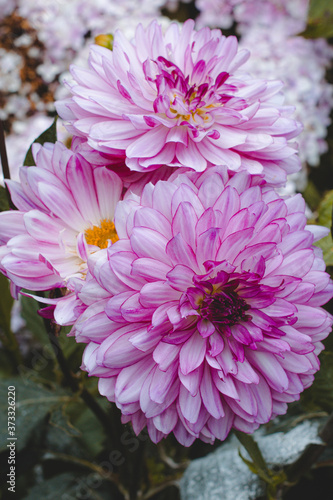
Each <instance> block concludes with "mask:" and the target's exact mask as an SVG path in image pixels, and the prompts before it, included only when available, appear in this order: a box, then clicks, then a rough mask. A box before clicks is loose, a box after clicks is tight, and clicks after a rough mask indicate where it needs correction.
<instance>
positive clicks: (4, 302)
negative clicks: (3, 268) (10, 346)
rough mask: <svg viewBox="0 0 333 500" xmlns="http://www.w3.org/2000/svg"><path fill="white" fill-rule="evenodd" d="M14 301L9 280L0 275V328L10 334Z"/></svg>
mask: <svg viewBox="0 0 333 500" xmlns="http://www.w3.org/2000/svg"><path fill="white" fill-rule="evenodd" d="M13 303H14V299H13V297H12V296H11V294H10V290H9V283H8V279H7V278H6V277H5V276H4V275H3V274H0V328H2V330H3V331H4V332H5V334H9V333H10V332H11V328H10V313H11V310H12V307H13Z"/></svg>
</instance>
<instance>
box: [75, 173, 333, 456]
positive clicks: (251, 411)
mask: <svg viewBox="0 0 333 500" xmlns="http://www.w3.org/2000/svg"><path fill="white" fill-rule="evenodd" d="M251 183H252V184H253V178H252V177H251V176H250V175H249V174H247V173H246V172H239V173H236V174H235V175H234V176H233V177H231V178H230V177H229V176H228V173H227V170H226V169H224V168H222V167H213V168H212V169H210V171H209V174H208V172H204V173H201V174H198V173H192V174H191V175H189V176H187V175H184V174H182V175H179V176H178V177H176V178H175V180H174V181H173V182H171V181H159V182H158V183H157V184H156V186H153V185H152V184H149V185H147V186H146V187H145V189H144V190H143V193H142V195H141V197H140V198H139V197H137V198H136V199H135V196H133V199H127V200H125V201H122V202H120V203H119V204H118V206H117V209H116V215H115V224H116V229H117V233H118V236H119V238H120V239H119V241H117V242H116V243H115V244H114V245H112V246H111V247H109V248H108V249H105V250H103V251H101V252H100V253H99V254H95V255H96V257H92V258H91V259H90V260H89V261H88V263H89V270H90V273H89V274H88V277H87V280H86V281H85V282H83V281H81V282H79V285H78V286H77V290H76V293H77V299H76V300H77V304H78V305H79V306H80V307H79V308H78V310H80V311H81V314H80V315H79V316H78V318H77V320H76V323H75V324H74V327H73V330H72V334H73V335H74V334H75V336H76V339H77V341H78V342H85V343H87V344H88V345H87V347H86V350H85V353H84V358H83V368H84V369H85V370H87V371H88V372H89V374H90V375H95V376H98V377H100V380H99V390H100V392H101V394H103V395H105V396H106V397H107V398H108V399H109V400H110V401H114V402H115V403H116V404H117V406H118V407H119V408H120V410H121V411H122V413H123V421H124V422H127V421H131V422H132V424H133V427H134V430H135V432H137V433H138V432H139V431H140V430H141V429H142V428H143V427H144V426H145V425H147V427H148V432H149V434H150V437H151V439H152V440H153V441H154V442H157V441H159V440H160V439H162V438H163V437H165V436H166V435H168V434H169V433H171V432H173V433H174V435H175V436H176V438H177V439H178V441H179V442H180V443H182V444H183V445H185V446H188V445H190V444H191V443H192V442H193V441H194V440H195V439H196V438H201V439H203V440H205V441H208V442H213V441H214V439H215V438H218V439H221V440H223V439H225V438H226V436H227V435H228V433H229V431H230V429H231V428H232V427H234V428H236V429H240V430H242V431H244V432H252V431H253V430H254V429H256V428H257V427H258V426H259V425H260V424H262V423H266V422H268V421H269V420H270V419H271V418H273V417H274V416H275V415H280V414H284V413H285V412H286V409H287V403H288V402H291V401H295V400H297V399H298V398H299V394H300V392H302V391H303V389H304V388H306V387H308V386H309V385H310V384H311V383H312V381H313V374H314V373H315V372H316V371H317V370H318V368H319V362H318V357H317V355H318V354H319V352H320V351H321V350H322V349H323V345H322V343H321V340H322V339H324V338H325V337H326V336H327V335H328V333H329V332H330V330H331V325H332V318H331V316H330V315H329V314H328V313H327V312H326V311H325V310H324V309H322V308H321V307H320V306H321V305H323V304H325V303H326V302H327V301H328V300H329V299H330V298H331V297H332V295H333V285H332V283H331V282H330V278H329V276H328V274H326V273H325V271H324V269H325V264H324V261H323V259H322V256H321V250H320V249H319V248H317V247H314V246H312V243H313V241H315V240H316V239H318V238H320V237H321V236H323V235H326V234H327V230H326V229H325V228H321V227H317V226H306V217H305V215H304V208H305V203H304V200H303V199H302V197H301V195H296V196H293V197H290V198H286V199H282V198H281V197H279V195H278V194H277V193H276V192H275V190H273V189H271V188H268V187H264V188H262V187H260V186H258V185H257V186H255V185H251ZM83 308H85V310H84V311H83ZM82 311H83V312H82Z"/></svg>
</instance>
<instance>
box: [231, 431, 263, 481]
mask: <svg viewBox="0 0 333 500" xmlns="http://www.w3.org/2000/svg"><path fill="white" fill-rule="evenodd" d="M234 432H235V434H236V436H237V439H238V441H239V442H240V443H241V444H242V445H243V446H244V448H245V449H246V451H247V452H248V454H249V455H250V457H251V459H252V460H253V466H254V467H255V469H256V470H257V471H258V472H257V474H259V471H261V472H262V473H263V474H264V475H265V476H267V478H269V469H268V467H267V464H266V462H265V459H264V457H263V456H262V454H261V451H260V449H259V446H258V445H257V443H256V442H255V440H254V439H253V437H252V436H250V435H249V434H245V433H244V432H240V431H236V430H235V431H234Z"/></svg>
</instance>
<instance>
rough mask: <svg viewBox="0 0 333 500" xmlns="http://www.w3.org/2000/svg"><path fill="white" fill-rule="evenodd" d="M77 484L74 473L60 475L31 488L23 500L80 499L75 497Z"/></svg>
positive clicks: (76, 477)
mask: <svg viewBox="0 0 333 500" xmlns="http://www.w3.org/2000/svg"><path fill="white" fill-rule="evenodd" d="M77 484H78V476H77V475H74V474H73V473H65V474H60V475H59V476H55V477H53V478H52V479H48V480H46V481H45V480H44V481H43V482H42V483H41V484H37V485H36V486H34V487H33V488H31V489H30V491H29V493H28V495H27V496H25V497H24V499H23V500H36V499H37V498H39V499H43V500H59V499H63V500H76V499H77V498H79V497H77V496H74V492H75V486H76V485H77ZM66 493H67V495H66Z"/></svg>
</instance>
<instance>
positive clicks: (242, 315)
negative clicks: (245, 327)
mask: <svg viewBox="0 0 333 500" xmlns="http://www.w3.org/2000/svg"><path fill="white" fill-rule="evenodd" d="M248 309H250V306H249V305H248V304H247V303H246V302H245V300H244V299H242V298H241V297H239V296H238V295H237V293H236V292H234V291H232V290H228V291H219V292H216V293H214V294H213V295H210V296H206V297H205V299H204V300H203V302H202V304H201V307H200V315H201V317H202V318H205V319H208V320H209V321H211V322H212V323H213V325H214V326H215V328H217V329H219V330H220V329H223V327H224V326H233V325H235V324H236V323H238V322H240V321H247V320H248V319H250V316H249V315H247V314H246V311H247V310H248Z"/></svg>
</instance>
